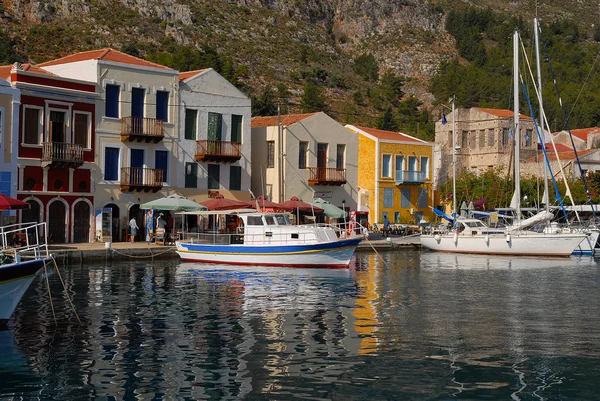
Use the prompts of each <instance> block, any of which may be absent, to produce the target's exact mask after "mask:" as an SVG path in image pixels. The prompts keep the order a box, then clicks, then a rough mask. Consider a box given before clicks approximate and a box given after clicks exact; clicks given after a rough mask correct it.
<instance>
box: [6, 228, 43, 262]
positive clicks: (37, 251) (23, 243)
mask: <svg viewBox="0 0 600 401" xmlns="http://www.w3.org/2000/svg"><path fill="white" fill-rule="evenodd" d="M0 251H1V252H4V253H5V254H8V255H9V256H11V257H12V256H14V259H15V261H19V260H20V258H21V256H23V257H28V258H31V257H33V258H34V259H40V258H49V257H50V253H49V252H48V232H47V230H46V223H20V224H12V225H9V226H3V227H0Z"/></svg>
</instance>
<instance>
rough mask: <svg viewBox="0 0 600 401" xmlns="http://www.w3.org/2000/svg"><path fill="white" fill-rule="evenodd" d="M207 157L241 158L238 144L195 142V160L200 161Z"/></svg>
mask: <svg viewBox="0 0 600 401" xmlns="http://www.w3.org/2000/svg"><path fill="white" fill-rule="evenodd" d="M207 157H218V158H219V157H220V158H231V159H240V158H241V157H242V156H241V154H240V144H239V143H237V142H225V141H209V140H200V141H196V159H197V160H202V159H205V158H207Z"/></svg>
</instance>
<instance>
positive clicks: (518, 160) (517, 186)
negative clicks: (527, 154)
mask: <svg viewBox="0 0 600 401" xmlns="http://www.w3.org/2000/svg"><path fill="white" fill-rule="evenodd" d="M513 70H514V77H513V80H514V82H513V84H514V88H513V90H514V113H515V117H514V119H515V128H514V133H513V134H514V135H513V138H514V141H515V197H516V199H517V207H516V209H515V214H516V220H517V224H519V223H520V222H521V165H520V163H521V144H520V140H521V136H520V133H519V129H520V126H519V31H518V30H516V29H515V32H514V34H513Z"/></svg>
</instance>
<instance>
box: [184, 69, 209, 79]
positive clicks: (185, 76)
mask: <svg viewBox="0 0 600 401" xmlns="http://www.w3.org/2000/svg"><path fill="white" fill-rule="evenodd" d="M206 70H208V68H204V69H201V70H194V71H185V72H180V73H179V82H181V81H185V80H186V79H188V78H191V77H193V76H195V75H198V74H200V73H201V72H204V71H206Z"/></svg>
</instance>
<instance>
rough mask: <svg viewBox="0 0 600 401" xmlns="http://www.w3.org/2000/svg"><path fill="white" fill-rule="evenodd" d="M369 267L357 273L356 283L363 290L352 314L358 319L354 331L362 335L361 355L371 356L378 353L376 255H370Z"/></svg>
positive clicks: (359, 350) (359, 351)
mask: <svg viewBox="0 0 600 401" xmlns="http://www.w3.org/2000/svg"><path fill="white" fill-rule="evenodd" d="M369 265H370V266H371V268H368V269H365V270H362V271H357V272H356V283H357V284H358V288H360V290H361V295H360V296H359V297H358V298H357V299H356V308H355V309H354V310H353V311H352V314H353V315H354V316H355V317H356V318H357V320H356V322H355V324H354V329H355V330H356V332H357V333H358V334H360V337H361V340H360V348H359V349H358V353H359V355H369V354H372V353H374V352H377V343H378V342H377V336H376V334H375V332H376V330H377V324H378V323H379V322H378V320H377V312H376V311H375V305H374V303H375V300H376V299H377V298H378V295H377V284H376V281H375V278H376V277H375V276H376V275H377V269H375V268H373V267H374V266H375V265H376V261H375V255H370V257H369Z"/></svg>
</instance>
